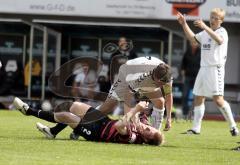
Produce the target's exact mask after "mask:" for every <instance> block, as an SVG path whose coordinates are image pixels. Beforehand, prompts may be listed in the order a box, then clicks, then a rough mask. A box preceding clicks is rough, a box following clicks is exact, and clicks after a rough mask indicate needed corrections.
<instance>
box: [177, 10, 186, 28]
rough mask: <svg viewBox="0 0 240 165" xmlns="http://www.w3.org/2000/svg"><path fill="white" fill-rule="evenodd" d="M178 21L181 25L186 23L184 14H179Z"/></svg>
mask: <svg viewBox="0 0 240 165" xmlns="http://www.w3.org/2000/svg"><path fill="white" fill-rule="evenodd" d="M177 20H178V23H179V24H180V25H184V24H185V23H186V18H185V16H184V15H182V13H180V12H178V13H177Z"/></svg>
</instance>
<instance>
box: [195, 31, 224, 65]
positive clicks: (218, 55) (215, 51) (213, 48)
mask: <svg viewBox="0 0 240 165" xmlns="http://www.w3.org/2000/svg"><path fill="white" fill-rule="evenodd" d="M215 33H217V34H218V35H220V36H221V37H222V38H223V43H222V44H221V45H219V44H218V43H217V42H216V41H215V40H214V39H212V38H211V36H210V35H209V34H208V33H207V32H206V31H205V30H204V31H202V32H200V33H198V34H196V35H195V39H196V40H197V41H198V42H199V43H200V44H201V66H217V65H225V63H226V59H227V48H228V34H227V31H226V30H225V28H223V27H220V28H218V29H217V30H216V31H215Z"/></svg>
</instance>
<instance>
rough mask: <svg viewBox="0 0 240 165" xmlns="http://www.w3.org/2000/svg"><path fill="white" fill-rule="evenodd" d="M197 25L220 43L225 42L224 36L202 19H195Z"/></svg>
mask: <svg viewBox="0 0 240 165" xmlns="http://www.w3.org/2000/svg"><path fill="white" fill-rule="evenodd" d="M193 24H194V25H195V26H196V27H198V28H200V29H202V30H205V31H206V32H207V33H208V34H209V35H210V36H211V38H212V39H214V40H215V41H216V42H217V43H218V44H219V45H221V44H222V43H223V38H222V36H220V35H218V34H217V33H215V32H214V31H213V30H212V29H211V28H210V27H209V26H207V25H206V24H205V23H204V22H203V21H202V20H201V19H199V20H196V21H194V23H193Z"/></svg>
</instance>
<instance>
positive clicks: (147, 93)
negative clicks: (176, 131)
mask: <svg viewBox="0 0 240 165" xmlns="http://www.w3.org/2000/svg"><path fill="white" fill-rule="evenodd" d="M133 98H135V99H137V100H142V99H148V100H150V101H151V102H152V103H153V112H152V116H151V117H152V126H153V127H155V128H157V129H160V128H161V123H162V121H163V115H164V111H165V105H166V109H167V120H166V125H165V130H169V129H170V127H171V110H172V104H173V99H172V78H171V74H170V67H169V66H168V65H167V64H165V63H164V62H163V61H161V60H159V59H158V58H155V57H139V58H135V59H133V60H129V61H127V63H126V64H123V65H121V67H120V69H119V74H118V77H117V80H116V81H115V82H114V84H113V85H112V88H111V90H110V92H109V96H108V98H107V100H106V101H105V103H104V104H106V103H108V102H114V101H115V100H117V101H124V103H125V105H124V112H125V113H127V112H128V111H129V109H130V108H131V107H133V106H135V104H134V103H135V102H134V103H133V104H132V101H133ZM100 110H101V111H102V112H103V113H105V111H104V110H102V109H101V107H100Z"/></svg>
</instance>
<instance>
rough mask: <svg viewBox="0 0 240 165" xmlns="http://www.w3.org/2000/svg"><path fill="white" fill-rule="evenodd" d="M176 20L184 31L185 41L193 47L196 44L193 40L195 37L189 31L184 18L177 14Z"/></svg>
mask: <svg viewBox="0 0 240 165" xmlns="http://www.w3.org/2000/svg"><path fill="white" fill-rule="evenodd" d="M177 20H178V23H179V24H180V25H181V26H182V28H183V31H184V33H185V35H186V37H187V39H188V40H189V41H190V42H191V44H193V45H196V44H198V43H197V42H196V40H195V38H194V36H195V34H194V32H193V31H192V30H191V29H190V27H189V26H188V24H187V21H186V18H185V16H184V15H182V14H181V13H180V12H178V14H177Z"/></svg>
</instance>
